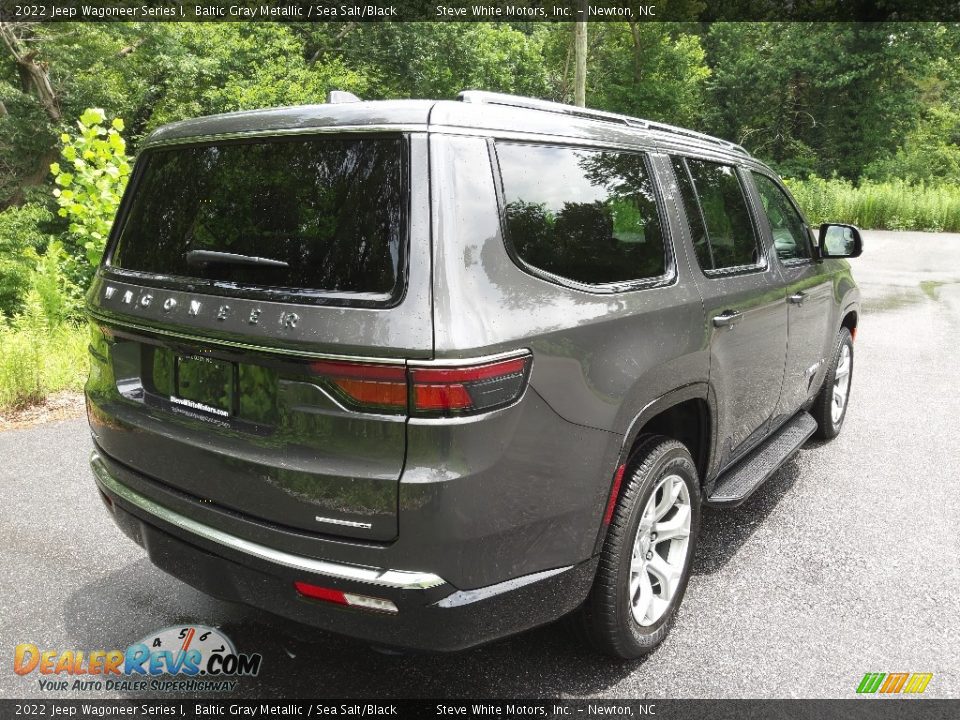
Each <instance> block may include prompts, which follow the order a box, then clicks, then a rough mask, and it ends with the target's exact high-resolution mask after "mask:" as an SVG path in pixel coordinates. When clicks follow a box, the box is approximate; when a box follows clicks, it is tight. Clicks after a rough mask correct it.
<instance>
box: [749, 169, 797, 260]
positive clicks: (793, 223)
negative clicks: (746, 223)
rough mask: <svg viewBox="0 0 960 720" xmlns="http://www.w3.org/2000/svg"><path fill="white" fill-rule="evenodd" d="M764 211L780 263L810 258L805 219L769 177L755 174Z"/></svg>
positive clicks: (754, 178) (754, 179)
mask: <svg viewBox="0 0 960 720" xmlns="http://www.w3.org/2000/svg"><path fill="white" fill-rule="evenodd" d="M752 174H753V181H754V182H755V183H756V184H757V192H759V193H760V202H762V203H763V211H764V213H766V216H767V220H768V221H769V222H770V232H771V233H772V235H773V246H774V247H775V248H776V249H777V255H778V256H779V257H780V259H781V260H796V259H806V258H809V257H810V241H809V235H808V234H807V229H806V227H805V226H804V223H803V218H801V217H800V214H799V213H798V212H797V210H796V208H794V206H793V203H791V202H790V199H789V198H788V197H787V196H786V194H785V193H784V192H783V190H781V189H780V187H779V186H778V185H777V184H776V183H775V182H774V181H773V180H771V179H770V178H768V177H767V176H766V175H761V174H760V173H756V172H755V173H752Z"/></svg>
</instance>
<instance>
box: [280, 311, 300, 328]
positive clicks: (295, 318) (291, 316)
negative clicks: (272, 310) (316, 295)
mask: <svg viewBox="0 0 960 720" xmlns="http://www.w3.org/2000/svg"><path fill="white" fill-rule="evenodd" d="M298 322H300V316H299V315H297V314H296V313H295V312H282V313H280V324H281V325H282V326H283V327H285V328H295V327H296V326H297V323H298Z"/></svg>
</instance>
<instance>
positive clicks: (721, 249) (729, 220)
mask: <svg viewBox="0 0 960 720" xmlns="http://www.w3.org/2000/svg"><path fill="white" fill-rule="evenodd" d="M674 170H675V171H676V173H677V175H678V178H679V181H680V182H679V186H678V187H679V189H680V195H681V198H682V200H683V205H684V210H685V211H686V215H687V218H688V222H689V224H690V228H691V232H692V234H693V236H694V238H693V239H694V248H695V249H696V251H697V260H698V261H699V262H700V267H701V268H702V269H703V270H704V271H706V272H712V271H718V270H731V269H737V268H745V267H755V266H757V265H758V264H759V263H760V259H761V253H760V247H759V245H758V243H757V236H756V233H755V231H754V225H753V220H752V218H751V217H750V210H749V208H748V206H747V199H746V194H745V193H744V191H743V185H742V184H741V182H740V177H739V175H738V174H737V169H736V168H735V167H734V166H732V165H725V164H722V163H715V162H709V161H707V160H696V159H693V158H687V159H685V160H681V159H675V160H674ZM684 171H685V172H684ZM704 236H705V237H706V241H705V242H704V239H703V238H704Z"/></svg>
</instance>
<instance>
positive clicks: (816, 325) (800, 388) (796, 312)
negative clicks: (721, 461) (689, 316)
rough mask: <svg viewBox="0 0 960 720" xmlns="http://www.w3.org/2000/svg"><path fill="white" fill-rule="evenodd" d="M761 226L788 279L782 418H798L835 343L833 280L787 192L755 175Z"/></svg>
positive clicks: (786, 283) (786, 281)
mask: <svg viewBox="0 0 960 720" xmlns="http://www.w3.org/2000/svg"><path fill="white" fill-rule="evenodd" d="M751 176H752V178H753V183H754V186H755V187H756V190H757V199H758V200H759V201H760V205H761V207H760V209H759V213H762V215H761V220H762V222H761V223H760V224H761V227H762V231H763V232H764V234H765V235H766V236H767V241H768V243H771V244H772V245H773V247H774V249H775V250H776V257H777V262H778V263H779V264H780V268H781V269H780V271H781V273H782V274H783V277H784V280H785V285H786V288H785V292H784V294H785V302H786V304H787V314H788V328H789V340H788V342H787V358H786V369H785V372H784V376H783V391H782V392H781V394H780V404H779V408H778V414H779V415H791V414H793V413H794V412H795V411H796V410H797V409H798V408H799V407H800V406H801V405H803V403H804V402H805V401H806V399H807V398H808V397H809V396H810V394H811V393H812V392H813V391H814V390H815V389H816V387H817V381H818V380H820V379H821V378H822V377H823V373H822V372H821V370H825V368H824V353H825V352H826V350H827V343H828V342H829V341H830V340H832V333H831V331H830V324H831V322H832V312H831V310H832V308H833V282H832V279H831V277H830V275H829V274H827V273H826V272H825V271H824V269H823V264H822V263H818V262H817V261H816V260H815V259H814V257H813V247H812V243H811V237H810V231H809V229H808V228H807V224H806V223H805V222H804V220H803V216H801V215H800V212H799V211H798V210H797V208H796V206H795V205H794V204H793V202H792V200H791V199H790V197H789V196H788V195H787V192H786V191H785V190H784V189H783V188H782V187H781V186H780V184H779V183H778V182H777V181H776V180H774V179H773V178H772V177H770V176H768V175H765V174H762V173H758V172H752V173H751Z"/></svg>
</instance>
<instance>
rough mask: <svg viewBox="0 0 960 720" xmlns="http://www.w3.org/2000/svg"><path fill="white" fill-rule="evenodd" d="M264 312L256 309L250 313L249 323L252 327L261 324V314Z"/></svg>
mask: <svg viewBox="0 0 960 720" xmlns="http://www.w3.org/2000/svg"><path fill="white" fill-rule="evenodd" d="M261 312H263V311H262V310H261V309H260V308H254V309H253V310H251V311H250V317H248V318H247V323H249V324H250V325H256V324H257V323H258V322H260V313H261Z"/></svg>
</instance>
